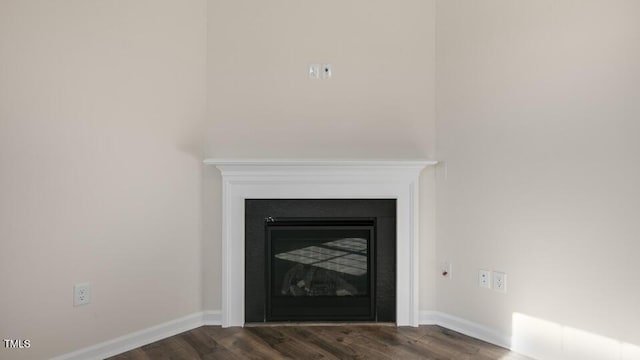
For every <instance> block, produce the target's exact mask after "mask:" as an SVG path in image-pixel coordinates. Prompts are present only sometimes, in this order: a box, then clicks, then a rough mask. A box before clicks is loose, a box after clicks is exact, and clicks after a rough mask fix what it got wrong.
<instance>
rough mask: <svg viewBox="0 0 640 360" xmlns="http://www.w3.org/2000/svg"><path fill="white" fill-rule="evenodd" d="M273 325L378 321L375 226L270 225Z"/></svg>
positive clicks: (334, 222)
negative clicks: (279, 322) (328, 321)
mask: <svg viewBox="0 0 640 360" xmlns="http://www.w3.org/2000/svg"><path fill="white" fill-rule="evenodd" d="M266 232H267V234H266V235H267V249H266V250H267V251H266V256H267V259H266V260H267V261H266V262H265V264H266V274H265V275H266V277H267V281H266V283H267V289H266V290H267V291H266V296H267V299H266V305H267V312H266V316H267V320H268V321H295V320H319V321H326V320H332V321H334V320H363V321H366V320H374V319H373V316H374V315H373V314H374V312H373V309H374V303H373V301H374V299H375V296H373V294H375V291H374V286H375V279H374V274H375V271H374V270H373V266H374V263H375V262H374V261H373V258H374V243H375V242H374V234H375V222H374V221H373V220H367V219H349V220H346V219H339V220H338V219H333V220H327V219H321V220H320V219H317V220H313V219H278V220H272V221H268V222H266Z"/></svg>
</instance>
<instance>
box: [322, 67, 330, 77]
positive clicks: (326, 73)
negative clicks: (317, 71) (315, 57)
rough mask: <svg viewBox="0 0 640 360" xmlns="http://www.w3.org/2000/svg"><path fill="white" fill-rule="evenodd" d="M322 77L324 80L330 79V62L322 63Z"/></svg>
mask: <svg viewBox="0 0 640 360" xmlns="http://www.w3.org/2000/svg"><path fill="white" fill-rule="evenodd" d="M322 78H323V79H325V80H328V79H331V64H323V65H322Z"/></svg>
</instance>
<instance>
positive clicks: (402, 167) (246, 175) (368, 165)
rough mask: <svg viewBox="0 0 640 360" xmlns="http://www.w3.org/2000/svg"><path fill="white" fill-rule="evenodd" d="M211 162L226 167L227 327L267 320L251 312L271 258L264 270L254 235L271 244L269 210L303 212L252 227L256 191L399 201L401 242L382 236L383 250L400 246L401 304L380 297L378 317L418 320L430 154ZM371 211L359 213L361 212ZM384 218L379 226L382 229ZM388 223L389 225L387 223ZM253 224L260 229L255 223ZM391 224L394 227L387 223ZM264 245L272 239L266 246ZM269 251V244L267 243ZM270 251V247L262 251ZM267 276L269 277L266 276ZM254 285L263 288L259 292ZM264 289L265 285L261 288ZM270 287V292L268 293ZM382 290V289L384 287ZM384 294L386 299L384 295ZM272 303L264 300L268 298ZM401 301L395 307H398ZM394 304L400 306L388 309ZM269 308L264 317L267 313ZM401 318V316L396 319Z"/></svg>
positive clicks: (402, 322) (267, 195)
mask: <svg viewBox="0 0 640 360" xmlns="http://www.w3.org/2000/svg"><path fill="white" fill-rule="evenodd" d="M205 163H206V164H209V165H215V166H216V168H217V169H219V170H220V172H221V175H222V183H221V185H222V189H221V190H222V249H221V250H222V253H221V260H222V264H221V265H222V273H221V285H222V287H221V300H222V303H221V309H220V315H221V319H222V326H223V327H230V326H244V325H245V324H246V323H247V322H254V321H265V317H264V314H266V312H265V311H264V309H263V311H259V312H258V313H257V314H253V313H252V314H251V317H249V312H248V311H247V308H249V307H252V306H251V304H249V303H248V300H256V301H258V300H259V301H261V302H262V304H264V299H265V294H264V285H262V286H261V287H259V286H258V287H247V284H246V283H247V282H249V281H252V279H263V280H262V281H264V277H265V271H264V269H265V267H264V266H265V265H264V258H263V259H262V260H257V262H258V263H261V267H259V270H258V272H257V273H256V272H254V270H252V269H251V268H250V267H249V266H248V265H249V264H248V263H247V260H246V256H247V254H248V253H250V252H254V251H255V249H256V248H255V247H252V248H247V247H248V246H249V243H248V242H247V238H248V237H254V236H255V235H256V234H255V231H257V232H258V233H259V234H258V235H259V236H261V237H260V238H261V239H262V240H261V241H262V243H263V244H264V239H265V238H264V233H265V227H264V226H265V225H264V217H266V216H272V217H299V216H301V215H299V214H295V213H294V214H288V215H261V216H262V217H258V218H257V220H256V221H257V224H258V225H257V226H251V227H249V226H248V224H247V212H246V211H245V210H246V209H245V207H246V205H247V204H246V202H247V201H248V199H254V200H258V199H306V198H312V199H318V200H320V199H387V200H393V201H394V202H395V204H396V210H395V212H394V215H395V216H396V217H395V223H396V225H395V226H394V227H392V228H391V229H392V230H391V231H392V232H394V235H395V239H396V244H395V247H394V248H393V249H387V250H383V249H382V248H381V246H383V247H384V246H385V245H384V244H381V243H380V241H379V240H380V237H377V238H376V240H377V244H376V249H375V250H376V253H377V254H380V253H389V252H390V251H393V254H395V259H396V266H395V274H393V275H391V276H394V281H395V285H396V286H395V292H394V293H393V295H394V302H395V304H394V306H389V304H387V305H385V304H384V303H382V304H381V302H380V301H379V299H377V298H376V311H377V313H378V320H379V321H382V320H380V319H381V317H380V315H381V313H382V314H384V315H383V317H382V318H384V317H385V316H387V318H395V322H396V324H397V325H398V326H417V325H418V318H419V311H418V302H419V301H418V293H419V291H418V284H419V281H418V280H419V279H418V278H419V271H418V253H419V249H418V247H419V241H418V239H419V235H418V219H419V214H418V210H419V207H418V198H419V196H418V193H419V181H418V178H419V176H420V172H421V171H422V170H423V169H424V168H425V167H427V166H431V165H435V164H436V163H437V162H436V161H430V160H291V159H289V160H281V159H207V160H205ZM314 216H318V217H322V216H324V217H332V216H340V217H354V216H353V215H337V214H331V213H329V214H325V215H314ZM360 216H364V217H366V215H357V216H355V217H360ZM380 225H381V223H380V221H378V222H377V230H376V231H377V232H380V231H381V227H380ZM384 228H385V227H384V226H383V227H382V229H384ZM252 229H253V230H252ZM385 231H386V230H385ZM262 249H264V246H262ZM262 251H264V250H262ZM262 255H263V256H264V253H263V254H262ZM376 266H377V269H378V270H377V271H378V275H377V277H376V288H377V289H380V285H379V284H380V281H381V280H382V281H385V280H386V281H389V279H388V277H389V276H390V275H386V276H385V275H384V274H383V276H381V275H380V264H377V265H376ZM262 284H264V283H262ZM248 289H257V291H258V294H256V293H253V292H251V291H247V290H248ZM260 289H263V290H260ZM260 291H262V293H260ZM378 292H379V291H378ZM382 300H384V299H382ZM263 306H264V305H263ZM394 308H395V311H394V310H393V309H394ZM385 312H392V313H393V314H392V315H391V316H389V314H385ZM261 316H262V317H261ZM391 321H393V320H391Z"/></svg>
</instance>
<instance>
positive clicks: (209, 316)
mask: <svg viewBox="0 0 640 360" xmlns="http://www.w3.org/2000/svg"><path fill="white" fill-rule="evenodd" d="M419 323H420V325H439V326H442V327H444V328H447V329H450V330H453V331H457V332H459V333H462V334H465V335H467V336H471V337H474V338H477V339H480V340H483V341H486V342H488V343H491V344H495V345H498V346H502V347H505V348H507V349H508V348H510V346H511V341H510V339H509V337H508V336H505V335H504V334H500V333H499V332H497V331H495V330H493V329H490V328H488V327H486V326H484V325H480V324H478V323H474V322H472V321H469V320H465V319H462V318H459V317H455V316H452V315H449V314H445V313H442V312H439V311H421V312H420V320H419ZM220 324H222V316H221V313H220V311H219V310H209V311H203V312H198V313H195V314H191V315H187V316H184V317H181V318H179V319H175V320H171V321H168V322H166V323H163V324H159V325H156V326H152V327H150V328H147V329H143V330H140V331H136V332H133V333H131V334H128V335H124V336H121V337H118V338H115V339H112V340H108V341H105V342H102V343H100V344H96V345H93V346H90V347H86V348H84V349H80V350H77V351H74V352H71V353H68V354H64V355H60V356H56V357H54V358H52V359H51V360H93V359H95V360H101V359H104V358H107V357H110V356H114V355H118V354H121V353H123V352H125V351H129V350H132V349H135V348H138V347H141V346H144V345H148V344H150V343H152V342H155V341H158V340H162V339H164V338H167V337H170V336H173V335H176V334H179V333H181V332H185V331H189V330H192V329H195V328H198V327H200V326H204V325H220Z"/></svg>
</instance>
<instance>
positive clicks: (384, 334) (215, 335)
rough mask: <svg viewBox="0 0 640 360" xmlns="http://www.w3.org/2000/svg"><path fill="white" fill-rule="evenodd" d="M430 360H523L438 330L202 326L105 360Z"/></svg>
mask: <svg viewBox="0 0 640 360" xmlns="http://www.w3.org/2000/svg"><path fill="white" fill-rule="evenodd" d="M191 359H193V360H214V359H231V360H234V359H256V360H257V359H305V360H306V359H314V360H332V359H354V360H355V359H380V360H391V359H429V360H527V359H528V358H527V357H525V356H522V355H519V354H516V353H513V352H510V351H509V350H507V349H504V348H501V347H498V346H495V345H492V344H489V343H486V342H483V341H481V340H478V339H474V338H471V337H468V336H465V335H463V334H460V333H458V332H455V331H451V330H448V329H445V328H441V327H439V326H420V327H417V328H410V327H406V328H405V327H400V328H398V327H392V326H384V325H383V326H377V325H356V324H354V325H338V326H336V325H327V326H308V325H296V326H257V327H246V328H224V329H223V328H221V327H219V326H203V327H200V328H197V329H194V330H191V331H187V332H184V333H182V334H178V335H175V336H172V337H169V338H167V339H164V340H160V341H157V342H154V343H151V344H148V345H145V346H142V347H140V348H137V349H134V350H131V351H128V352H125V353H123V354H119V355H116V356H114V357H111V358H109V360H191Z"/></svg>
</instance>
